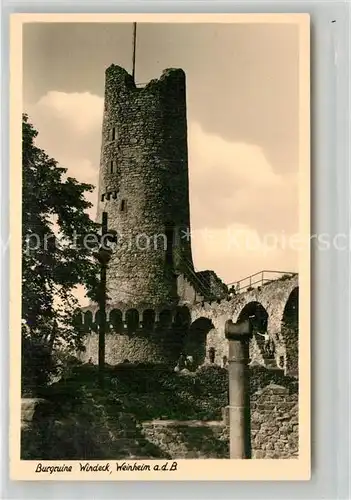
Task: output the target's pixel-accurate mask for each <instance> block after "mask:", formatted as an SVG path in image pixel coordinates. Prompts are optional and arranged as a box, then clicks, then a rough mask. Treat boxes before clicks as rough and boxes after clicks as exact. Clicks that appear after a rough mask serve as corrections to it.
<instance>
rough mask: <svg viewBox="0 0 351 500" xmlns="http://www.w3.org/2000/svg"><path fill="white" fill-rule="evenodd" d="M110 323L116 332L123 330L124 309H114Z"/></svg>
mask: <svg viewBox="0 0 351 500" xmlns="http://www.w3.org/2000/svg"><path fill="white" fill-rule="evenodd" d="M110 325H111V327H112V330H113V331H114V332H116V333H122V332H123V316H122V311H120V310H119V309H112V311H111V312H110Z"/></svg>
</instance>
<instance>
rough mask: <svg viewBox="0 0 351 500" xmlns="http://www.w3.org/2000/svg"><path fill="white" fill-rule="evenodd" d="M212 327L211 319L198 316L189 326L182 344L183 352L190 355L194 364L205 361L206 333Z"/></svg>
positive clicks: (200, 363)
mask: <svg viewBox="0 0 351 500" xmlns="http://www.w3.org/2000/svg"><path fill="white" fill-rule="evenodd" d="M213 329H214V325H213V323H212V321H211V320H210V319H208V318H203V317H201V318H198V319H197V320H195V321H194V322H193V323H192V324H191V325H190V327H189V332H188V335H187V337H186V340H185V344H184V353H185V355H187V356H192V357H193V359H194V364H195V365H196V366H199V365H202V364H203V363H204V362H205V359H206V355H207V354H208V353H206V341H207V334H208V333H209V332H210V331H211V330H213Z"/></svg>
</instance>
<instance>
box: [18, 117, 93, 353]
mask: <svg viewBox="0 0 351 500" xmlns="http://www.w3.org/2000/svg"><path fill="white" fill-rule="evenodd" d="M37 135H38V132H37V131H36V130H35V129H34V127H33V125H32V124H31V123H30V121H29V119H28V116H27V115H23V119H22V169H23V192H22V200H23V205H22V322H23V324H24V327H23V329H22V342H23V339H26V340H28V339H31V341H32V343H33V342H34V343H40V344H42V345H44V344H45V349H46V350H49V352H51V351H52V349H53V348H55V347H57V346H60V344H62V343H64V344H65V346H68V347H71V348H81V347H82V338H83V334H84V332H83V329H82V328H81V327H80V325H79V323H77V322H74V313H75V311H76V309H77V305H78V303H77V299H76V297H75V294H74V291H75V287H76V286H77V285H84V286H85V287H86V289H87V294H88V296H89V297H90V298H92V299H94V297H95V295H96V291H97V290H98V271H99V267H98V264H97V262H96V259H95V258H94V252H96V250H97V245H98V243H97V242H98V231H99V227H100V225H99V224H96V223H94V222H93V221H92V220H91V219H90V218H89V216H88V214H87V213H86V210H87V209H88V208H90V207H91V206H92V204H91V203H90V202H88V201H87V200H86V198H85V194H86V193H89V192H92V191H93V189H94V187H93V186H92V185H90V184H85V183H80V182H78V181H77V180H76V179H74V178H72V177H68V176H67V175H66V173H67V169H65V168H63V167H61V166H59V165H58V164H57V162H56V160H54V159H53V158H50V157H49V156H48V155H47V154H46V152H45V151H43V150H42V149H40V148H38V147H37V146H36V144H35V139H36V137H37ZM87 235H89V236H87ZM95 300H96V298H95ZM24 344H25V345H27V344H26V342H25V343H24ZM23 355H25V353H24V354H23Z"/></svg>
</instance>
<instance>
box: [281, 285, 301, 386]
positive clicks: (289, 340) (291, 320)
mask: <svg viewBox="0 0 351 500" xmlns="http://www.w3.org/2000/svg"><path fill="white" fill-rule="evenodd" d="M281 335H282V337H283V339H284V344H285V366H284V369H285V373H286V374H289V375H293V376H296V377H297V376H298V371H299V287H298V286H297V287H295V288H294V289H293V290H292V291H291V292H290V295H289V297H288V300H287V301H286V304H285V307H284V311H283V316H282V322H281Z"/></svg>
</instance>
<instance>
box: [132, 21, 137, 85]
mask: <svg viewBox="0 0 351 500" xmlns="http://www.w3.org/2000/svg"><path fill="white" fill-rule="evenodd" d="M135 49H136V23H133V70H132V76H133V80H134V81H135Z"/></svg>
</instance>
